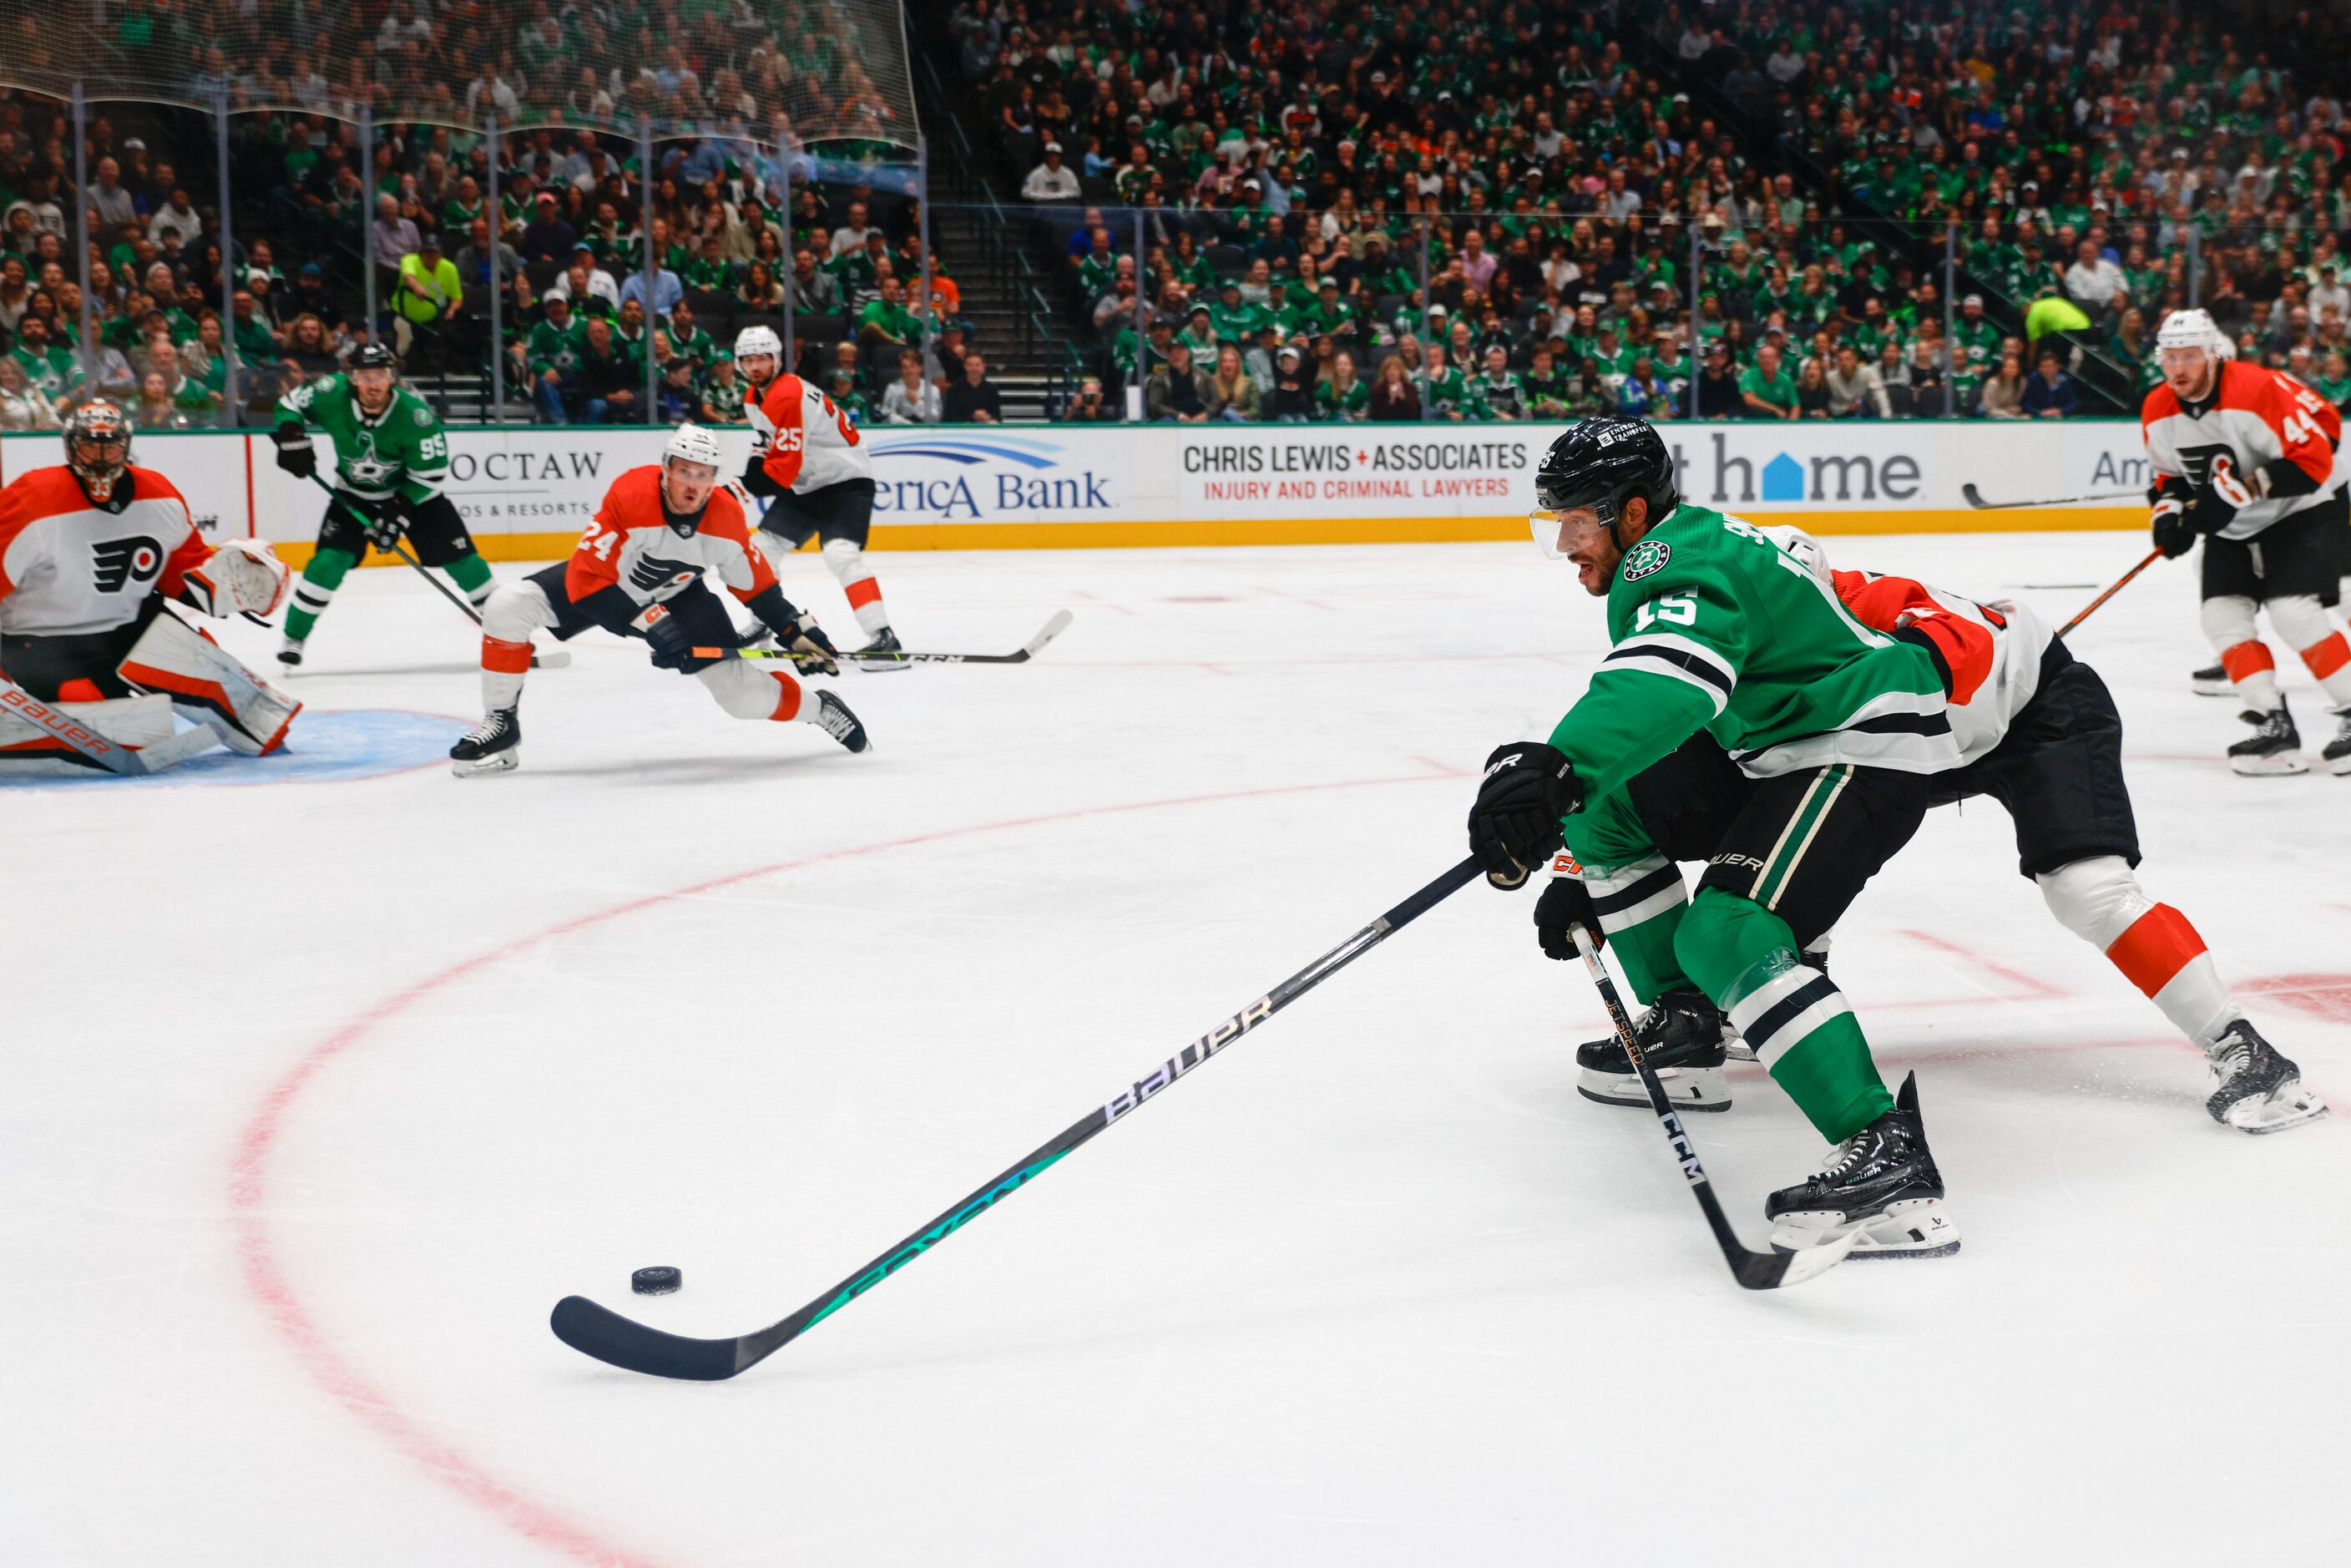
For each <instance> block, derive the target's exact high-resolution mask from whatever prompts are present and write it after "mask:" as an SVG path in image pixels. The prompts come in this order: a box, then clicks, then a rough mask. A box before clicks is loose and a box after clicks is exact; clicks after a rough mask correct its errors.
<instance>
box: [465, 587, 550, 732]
mask: <svg viewBox="0 0 2351 1568" xmlns="http://www.w3.org/2000/svg"><path fill="white" fill-rule="evenodd" d="M554 624H555V611H554V609H553V608H552V607H551V606H549V603H548V602H547V596H546V595H545V594H543V593H541V592H540V591H538V584H537V583H535V582H531V581H528V580H525V581H522V582H503V583H494V584H493V585H492V587H491V591H490V593H489V594H488V596H487V597H486V599H484V601H482V711H483V712H484V713H486V714H488V713H501V712H504V711H505V710H506V709H507V708H510V707H512V706H515V705H516V704H517V703H518V702H520V701H521V700H522V683H523V679H524V677H525V676H527V675H528V674H529V673H530V634H531V633H532V632H540V631H545V630H547V629H548V628H549V627H552V626H553V625H554Z"/></svg>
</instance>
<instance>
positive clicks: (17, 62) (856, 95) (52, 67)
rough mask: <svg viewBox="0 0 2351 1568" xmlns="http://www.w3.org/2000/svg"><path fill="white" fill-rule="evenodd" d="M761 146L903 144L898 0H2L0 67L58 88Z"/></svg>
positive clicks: (908, 104) (236, 106) (25, 84)
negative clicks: (387, 0) (58, 0)
mask: <svg viewBox="0 0 2351 1568" xmlns="http://www.w3.org/2000/svg"><path fill="white" fill-rule="evenodd" d="M76 82H79V83H80V85H81V89H82V92H83V93H84V95H85V96H86V97H88V98H89V99H93V100H120V99H133V100H143V101H148V102H158V103H176V104H185V105H187V106H189V107H191V108H195V109H203V110H210V109H213V108H214V106H215V105H217V103H218V102H219V101H220V98H221V95H222V94H223V93H224V92H225V94H226V95H227V99H228V104H229V107H230V109H231V110H236V111H250V110H277V111H280V112H286V113H308V114H323V115H330V116H332V117H334V118H336V119H339V120H357V119H358V118H359V117H360V107H361V106H362V105H366V106H368V107H369V109H370V110H371V112H372V113H373V115H374V117H375V118H376V119H378V120H406V121H415V122H422V123H425V124H431V125H447V126H452V127H455V128H458V129H461V130H469V131H478V130H481V129H482V128H483V127H484V125H485V124H486V121H487V120H488V118H489V117H490V116H491V115H492V114H493V113H495V114H496V117H497V120H498V123H499V126H500V128H501V129H502V130H518V131H528V130H533V129H536V128H539V127H573V128H577V129H580V130H589V131H601V132H608V133H613V134H619V135H627V136H632V137H633V136H635V135H637V134H640V133H641V131H642V128H643V127H644V126H646V125H647V124H650V125H651V127H652V129H653V133H654V134H655V135H656V136H659V137H662V138H664V139H671V138H678V137H718V138H726V139H729V140H739V141H749V142H752V143H755V144H758V145H759V146H763V147H768V148H777V149H781V148H789V147H793V146H806V145H808V144H810V143H812V142H820V141H826V142H830V141H852V142H865V143H872V144H876V145H887V146H897V147H912V146H914V141H915V131H916V127H915V120H914V85H913V80H912V78H911V75H910V73H909V70H908V66H907V57H906V35H905V28H904V24H903V22H902V20H901V17H900V15H899V8H898V6H897V5H895V4H894V3H893V0H600V3H596V4H580V3H579V0H560V3H559V0H492V3H490V4H486V5H466V4H464V3H462V0H393V3H392V5H389V6H386V5H382V4H378V3H371V4H360V3H359V0H67V3H66V4H64V5H49V4H42V3H40V0H0V84H5V85H8V86H14V87H19V88H23V89H28V90H31V91H35V92H42V93H54V94H56V95H57V96H58V97H60V98H63V97H67V96H68V95H69V94H71V92H72V91H73V89H74V85H75V83H76Z"/></svg>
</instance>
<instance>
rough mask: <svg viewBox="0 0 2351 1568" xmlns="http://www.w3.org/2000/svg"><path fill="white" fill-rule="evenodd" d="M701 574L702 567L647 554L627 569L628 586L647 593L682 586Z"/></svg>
mask: <svg viewBox="0 0 2351 1568" xmlns="http://www.w3.org/2000/svg"><path fill="white" fill-rule="evenodd" d="M701 575H702V569H701V568H700V567H698V566H688V565H687V564H686V563H685V562H684V561H682V560H664V559H661V558H660V557H659V556H651V555H649V556H645V557H643V559H640V560H639V561H638V562H637V564H636V565H634V566H632V567H631V568H630V569H629V586H630V587H632V588H636V589H642V590H643V591H645V592H647V593H659V592H660V591H662V590H663V589H664V588H683V587H684V585H685V584H687V583H689V582H692V581H693V580H695V578H697V577H700V576H701Z"/></svg>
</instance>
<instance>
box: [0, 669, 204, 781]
mask: <svg viewBox="0 0 2351 1568" xmlns="http://www.w3.org/2000/svg"><path fill="white" fill-rule="evenodd" d="M0 707H5V708H6V709H7V710H8V711H9V712H10V713H13V714H15V715H16V716H17V717H19V718H21V719H23V720H24V721H25V722H26V723H27V724H31V725H35V726H37V727H40V728H41V729H43V730H45V731H47V733H48V734H49V735H50V736H51V737H54V738H56V739H57V740H58V741H60V742H62V743H63V744H64V745H65V746H66V747H68V748H69V749H70V750H72V751H74V752H75V753H76V754H78V756H80V757H81V758H84V759H85V760H87V761H89V762H94V763H96V764H97V765H98V766H99V767H100V768H104V769H105V770H106V771H107V772H109V773H112V774H116V775H118V776H120V777H121V778H125V779H143V778H145V777H147V776H148V775H149V774H151V773H160V772H162V770H163V769H164V768H169V767H172V765H173V764H175V763H180V762H185V761H186V760H187V759H188V758H191V757H193V756H195V755H196V753H198V752H200V751H210V750H211V749H212V748H213V747H215V746H218V745H219V744H220V743H221V739H220V736H219V734H218V733H217V732H216V731H214V729H213V728H212V727H211V726H209V725H201V724H200V725H198V726H196V727H195V728H193V729H186V730H182V731H181V732H180V733H179V734H177V735H174V736H172V737H169V738H167V739H163V740H159V741H157V742H156V743H155V744H154V745H152V746H149V747H137V748H134V747H128V746H124V745H122V744H120V742H117V741H112V740H109V739H108V738H107V737H105V736H103V735H100V734H99V731H98V727H97V726H95V725H89V724H84V723H83V722H82V721H81V720H79V719H78V718H76V717H74V716H73V715H71V714H69V713H67V712H65V711H64V710H63V709H62V708H59V707H57V706H55V705H53V704H50V703H45V702H43V701H42V700H41V699H40V698H38V697H37V696H35V695H33V694H32V693H30V692H28V691H26V689H25V688H24V687H22V686H20V685H17V684H16V682H14V681H12V680H10V679H9V678H8V677H7V676H5V675H0Z"/></svg>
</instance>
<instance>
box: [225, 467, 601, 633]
mask: <svg viewBox="0 0 2351 1568" xmlns="http://www.w3.org/2000/svg"><path fill="white" fill-rule="evenodd" d="M310 477H311V478H312V479H313V480H314V481H316V482H317V484H318V486H319V488H320V489H321V490H324V491H325V492H326V493H327V494H328V495H329V496H337V497H339V496H340V495H341V494H342V492H341V491H340V490H338V489H336V488H335V487H334V486H332V485H329V484H328V483H327V478H326V476H325V475H323V474H313V475H311V476H310ZM369 542H370V543H371V544H372V543H373V542H374V541H373V540H370V541H369ZM392 554H394V555H396V556H398V557H399V558H400V559H402V560H404V561H406V562H407V563H408V564H409V565H410V566H412V567H414V568H415V569H416V575H417V576H419V577H421V578H423V580H425V581H426V582H428V583H431V584H432V585H433V591H434V592H435V593H437V594H439V595H440V596H441V597H442V598H444V599H445V600H447V601H449V602H450V603H452V604H454V605H455V606H456V607H457V613H459V614H460V615H463V616H464V617H465V619H466V620H468V621H471V622H473V623H474V624H475V625H476V626H479V625H480V624H481V623H482V618H481V616H480V615H479V614H478V613H476V612H475V609H474V607H473V606H472V605H470V604H468V603H466V602H465V601H464V600H462V599H460V598H458V597H457V596H456V595H455V594H454V593H452V592H450V591H449V589H448V585H447V584H445V583H444V582H443V581H442V580H440V579H439V578H437V577H435V576H434V575H433V574H432V573H431V572H430V571H428V570H425V567H424V563H423V561H421V560H419V559H416V558H415V557H414V556H413V555H411V554H409V553H408V547H407V546H406V545H405V544H403V543H402V542H401V541H400V540H398V539H394V540H392ZM262 624H264V625H266V624H268V622H262ZM569 663H571V655H570V654H569V653H566V652H565V651H564V650H562V649H560V648H549V650H548V651H547V652H546V653H532V654H531V656H530V667H531V668H532V669H534V670H559V669H561V668H563V667H564V666H565V665H566V664H569Z"/></svg>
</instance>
